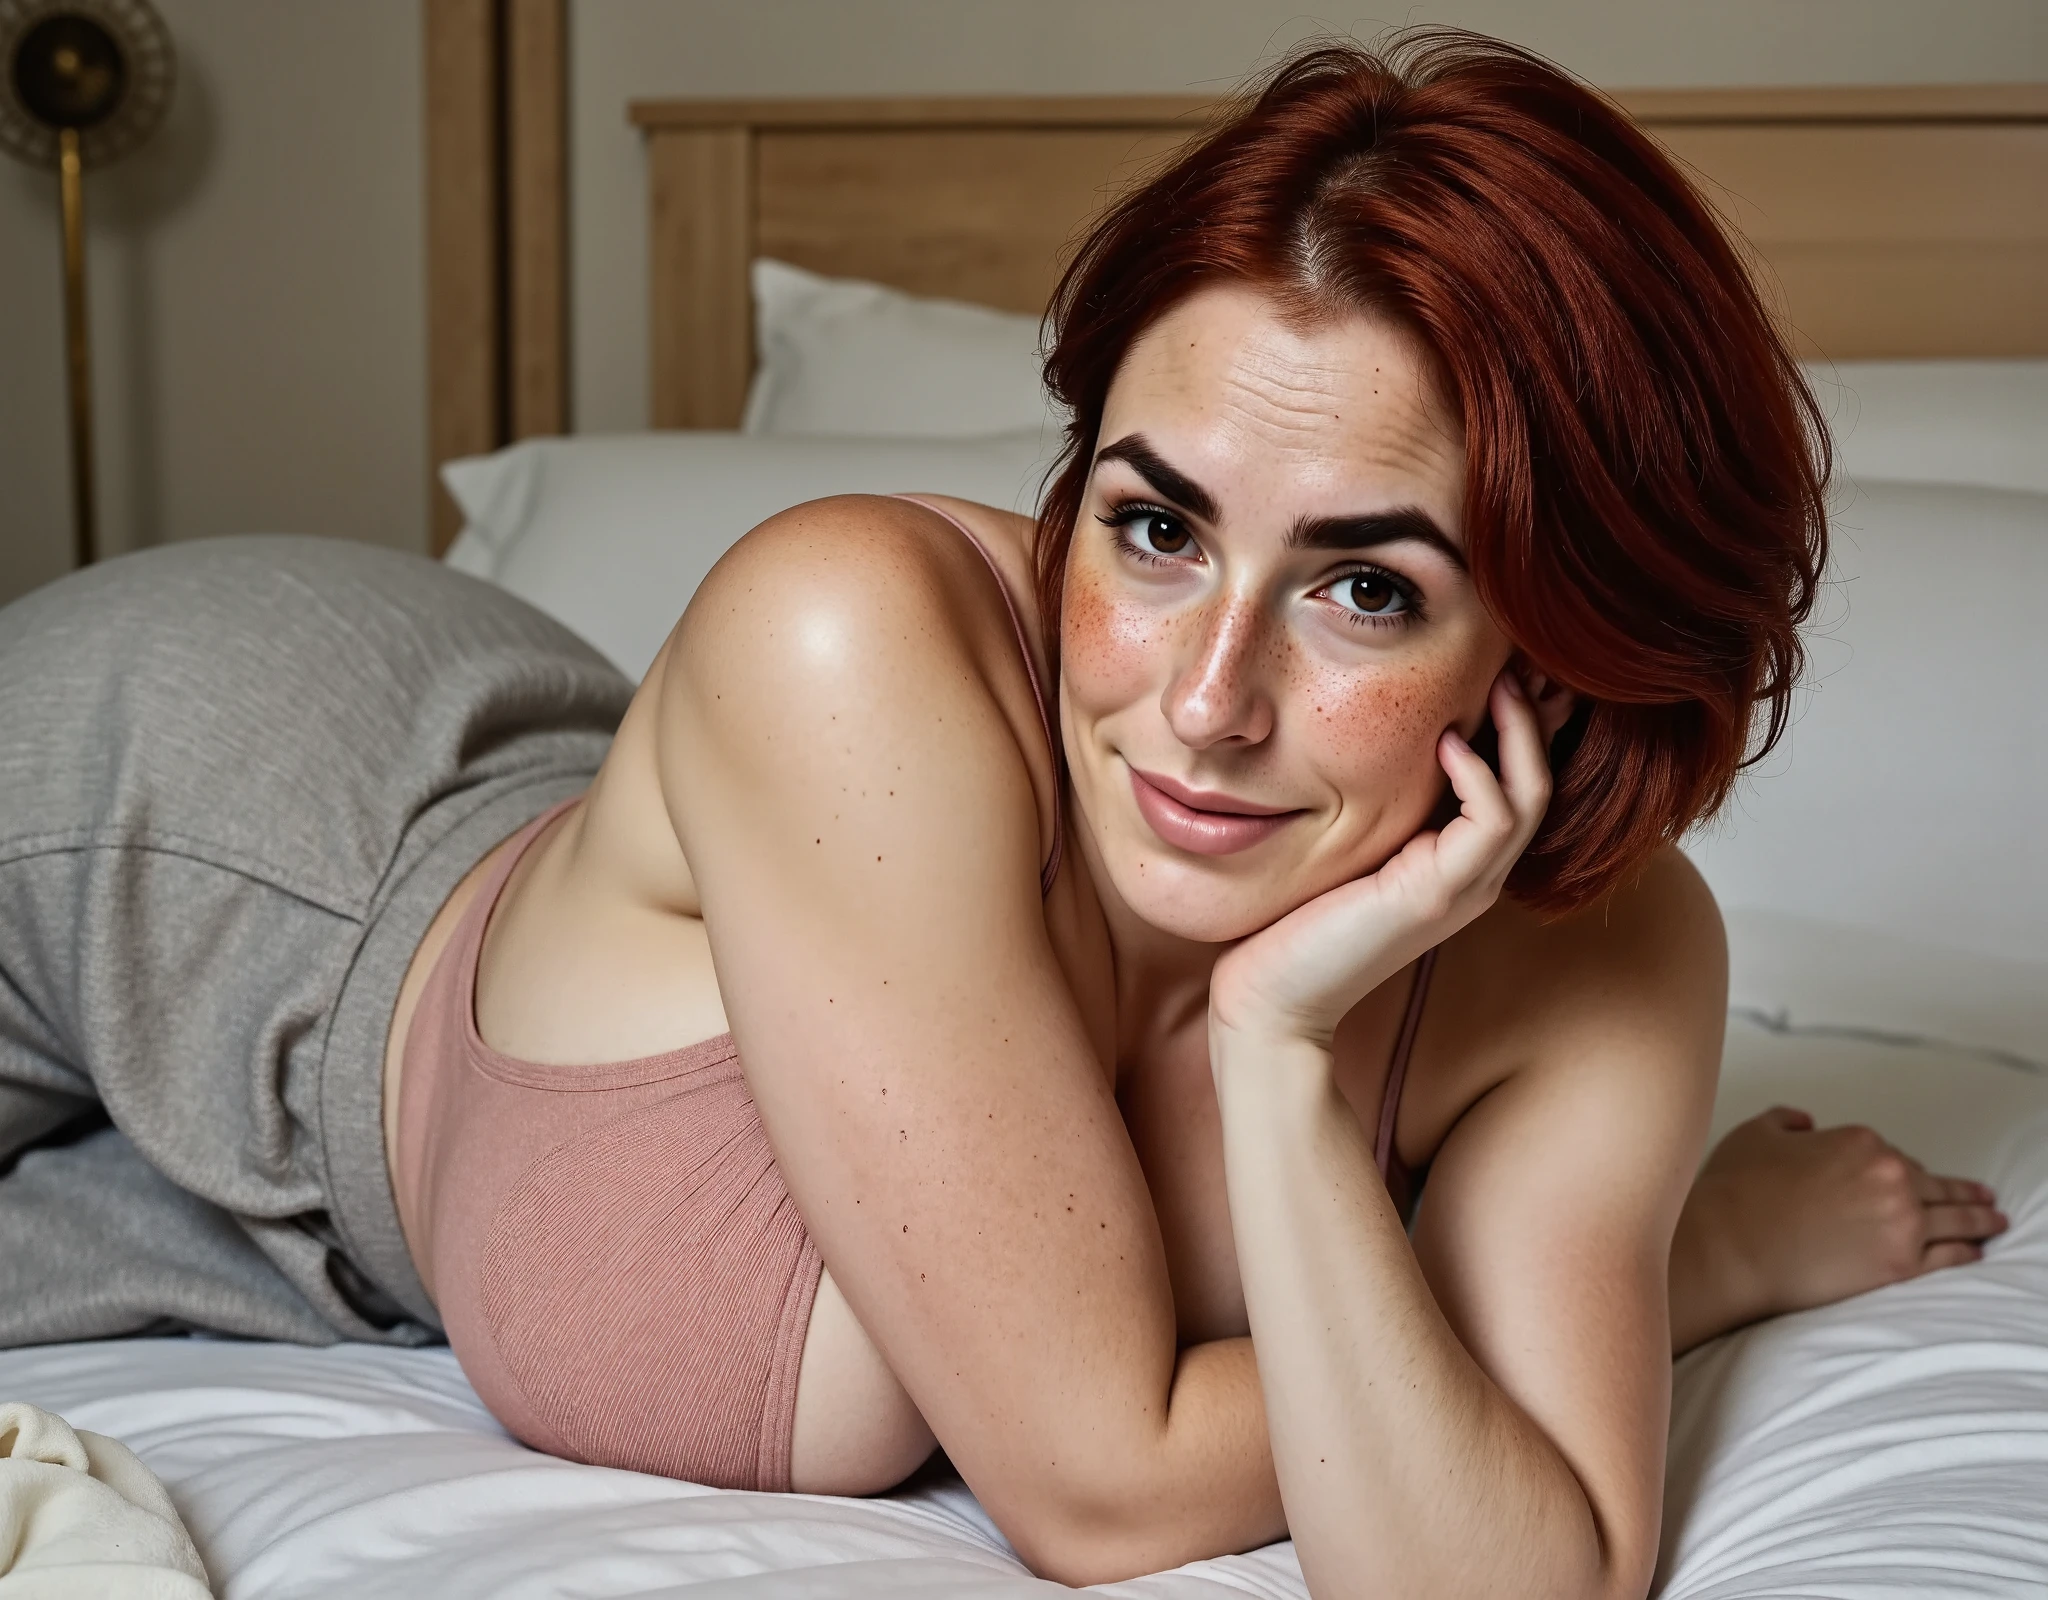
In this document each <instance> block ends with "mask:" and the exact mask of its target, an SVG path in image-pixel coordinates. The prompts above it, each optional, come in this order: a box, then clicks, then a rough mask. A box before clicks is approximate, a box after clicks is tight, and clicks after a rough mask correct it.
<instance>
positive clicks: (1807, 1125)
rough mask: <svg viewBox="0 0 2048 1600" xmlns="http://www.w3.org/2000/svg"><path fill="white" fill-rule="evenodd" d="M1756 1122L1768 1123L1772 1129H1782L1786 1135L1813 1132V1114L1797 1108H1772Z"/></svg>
mask: <svg viewBox="0 0 2048 1600" xmlns="http://www.w3.org/2000/svg"><path fill="white" fill-rule="evenodd" d="M1757 1120H1758V1121H1760V1122H1768V1123H1769V1124H1770V1125H1771V1126H1772V1127H1774V1128H1782V1129H1783V1130H1784V1131H1785V1132H1787V1133H1811V1132H1812V1131H1813V1113H1812V1112H1810V1111H1801V1110H1800V1109H1799V1108H1798V1107H1797V1106H1772V1107H1771V1109H1770V1110H1768V1111H1766V1112H1765V1113H1764V1114H1763V1115H1762V1116H1761V1117H1760V1118H1758V1119H1757Z"/></svg>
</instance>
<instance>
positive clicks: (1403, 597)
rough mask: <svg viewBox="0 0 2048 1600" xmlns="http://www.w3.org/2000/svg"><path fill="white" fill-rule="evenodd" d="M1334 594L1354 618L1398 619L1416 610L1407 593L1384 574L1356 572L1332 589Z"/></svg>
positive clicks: (1333, 585) (1332, 595)
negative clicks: (1403, 614)
mask: <svg viewBox="0 0 2048 1600" xmlns="http://www.w3.org/2000/svg"><path fill="white" fill-rule="evenodd" d="M1330 595H1331V598H1332V599H1334V600H1335V601H1336V602H1337V603H1338V604H1339V605H1340V606H1342V607H1343V608H1344V609H1345V610H1346V611H1349V612H1351V613H1352V614H1353V615H1354V616H1365V617H1397V616H1400V615H1401V614H1402V613H1403V612H1405V611H1410V610H1413V609H1414V607H1413V603H1412V602H1411V601H1410V600H1409V598H1408V593H1407V591H1406V590H1405V589H1404V588H1403V587H1402V586H1401V585H1400V584H1399V583H1397V582H1396V581H1395V580H1394V579H1393V578H1392V577H1391V576H1389V575H1388V574H1387V573H1384V572H1354V573H1352V574H1351V575H1350V576H1349V577H1346V578H1339V579H1338V580H1337V581H1336V582H1335V583H1334V584H1332V585H1331V586H1330Z"/></svg>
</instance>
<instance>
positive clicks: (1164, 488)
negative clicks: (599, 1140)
mask: <svg viewBox="0 0 2048 1600" xmlns="http://www.w3.org/2000/svg"><path fill="white" fill-rule="evenodd" d="M1105 461H1121V462H1122V463H1123V464H1124V465H1125V466H1127V467H1129V468H1130V469H1131V470H1132V471H1133V472H1135V473H1137V475H1138V476H1139V477H1141V478H1143V479H1144V480H1145V481H1146V482H1147V483H1149V484H1151V485H1152V488H1153V491H1154V492H1155V493H1157V494H1160V495H1163V496H1165V497H1166V498H1167V499H1168V500H1171V501H1172V502H1173V503H1174V504H1175V505H1177V506H1179V507H1180V508H1181V509H1182V510H1183V511H1192V512H1193V513H1194V514H1195V515H1196V516H1198V517H1200V518H1201V519H1202V520H1203V521H1204V522H1214V521H1215V520H1216V497H1215V496H1214V495H1212V494H1210V493H1209V491H1208V490H1207V489H1204V488H1203V487H1202V486H1201V485H1200V484H1199V483H1197V482H1195V480H1194V479H1193V478H1190V477H1189V476H1188V475H1187V474H1186V473H1184V472H1181V471H1179V470H1178V469H1177V468H1174V467H1170V466H1168V465H1167V464H1166V462H1165V461H1164V460H1162V459H1161V458H1160V455H1159V452H1158V451H1157V450H1154V449H1153V448H1152V446H1151V444H1150V442H1149V441H1148V440H1147V439H1146V438H1145V436H1144V435H1143V434H1142V433H1130V434H1126V435H1124V437H1123V438H1121V439H1119V440H1117V442H1116V443H1115V444H1106V445H1104V446H1103V447H1102V448H1101V449H1100V450H1098V451H1096V452H1095V464H1096V465H1097V466H1098V467H1099V466H1101V465H1102V463H1103V462H1105Z"/></svg>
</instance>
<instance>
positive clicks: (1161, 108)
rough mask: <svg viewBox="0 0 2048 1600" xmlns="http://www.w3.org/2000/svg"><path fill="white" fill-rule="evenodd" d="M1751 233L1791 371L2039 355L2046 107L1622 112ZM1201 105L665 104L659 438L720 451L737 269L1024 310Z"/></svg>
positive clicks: (1858, 95) (745, 330)
mask: <svg viewBox="0 0 2048 1600" xmlns="http://www.w3.org/2000/svg"><path fill="white" fill-rule="evenodd" d="M1618 98H1619V99H1620V100H1621V102H1622V104H1623V105H1624V106H1625V107H1626V108H1627V109H1628V110H1629V111H1630V112H1631V114H1633V115H1634V116H1635V117H1636V118H1637V119H1638V120H1639V121H1640V122H1641V123H1643V124H1644V125H1645V126H1646V127H1648V128H1649V129H1650V130H1651V131H1652V132H1654V133H1655V134H1656V136H1657V137H1658V138H1659V139H1661V140H1662V141H1663V142H1664V144H1665V145H1666V146H1667V147H1668V148H1669V149H1671V150H1672V151H1673V152H1674V153H1675V154H1676V155H1677V156H1678V157H1679V159H1680V160H1681V161H1682V162H1684V163H1685V164H1687V165H1688V166H1689V167H1690V168H1691V169H1692V171H1693V172H1694V174H1695V175H1696V176H1697V177H1698V178H1699V179H1700V180H1701V182H1702V186H1703V187H1704V189H1705V190H1706V192H1707V193H1708V195H1709V197H1710V198H1712V199H1713V200H1714V202H1715V203H1716V204H1717V205H1718V206H1719V207H1720V208H1721V210H1722V212H1723V213H1724V215H1726V216H1727V217H1728V218H1729V219H1730V220H1731V221H1732V222H1734V224H1735V225H1736V226H1737V227H1738V228H1739V229H1740V230H1741V231H1742V232H1743V233H1744V234H1745V235H1746V236H1747V238H1748V239H1749V241H1750V242H1751V244H1752V245H1753V246H1754V248H1755V250H1756V253H1757V255H1758V256H1759V257H1760V258H1761V261H1762V264H1763V268H1764V277H1765V281H1766V285H1767V288H1768V290H1769V292H1770V293H1771V294H1772V297H1773V299H1774V300H1775V301H1776V303H1777V304H1778V305H1779V307H1780V310H1781V314H1782V315H1783V316H1784V317H1785V319H1786V321H1787V323H1788V325H1789V326H1790V327H1791V329H1792V330H1793V332H1794V335H1795V337H1796V339H1797V341H1798V343H1799V346H1800V348H1801V351H1802V353H1804V354H1807V355H1821V356H1826V357H1828V358H1831V359H1834V360H1855V359H1868V358H1881V357H1971V356H2048V85H2038V84H2033V85H2025V84H2023V85H2013V86H1989V87H1984V86H1966V87H1957V88H1844V89H1772V90H1713V89H1709V90H1663V91H1642V92H1636V93H1625V94H1622V95H1620V96H1619V97H1618ZM1214 107H1215V102H1213V101H1208V100H1198V99H1191V98H1186V97H1148V96H1144V95H1124V96H1116V97H1109V96H1101V97H1088V98H1063V99H1009V98H996V97H987V98H973V99H896V100H734V101H704V100H659V101H642V102H638V103H636V104H634V105H633V106H632V107H631V110H630V115H631V117H632V120H633V121H634V122H635V123H636V124H638V125H639V127H640V128H641V130H642V131H643V133H644V135H645V138H646V141H647V172H648V186H649V187H648V235H649V249H650V268H651V271H650V285H651V301H650V305H649V317H650V336H651V339H652V344H653V348H652V351H651V363H650V365H651V371H652V394H651V397H650V398H651V415H652V420H653V423H654V426H656V427H658V428H729V427H733V426H735V425H736V424H737V423H738V421H739V416H740V411H741V406H742V403H743V401H744V399H745V395H746V387H747V379H748V376H749V374H750V372H751V369H752V364H753V346H752V337H751V332H750V326H749V298H748V292H747V264H748V262H749V261H751V260H752V259H753V258H754V257H755V256H758V255H765V256H774V257H777V258H779V259H781V260H784V261H789V262H792V263H794V264H795V265H797V266H801V267H808V268H810V269H811V270H812V271H815V272H823V273H828V274H834V275H840V276H847V277H859V278H869V279H873V280H875V281H877V282H881V283H886V284H891V285H894V286H895V287H898V288H902V289H907V290H910V291H912V292H914V293H919V294H934V295H948V296H952V297H954V298H956V299H962V300H972V301H978V302H980V303H982V304H986V305H994V306H1001V307H1005V308H1009V309H1013V310H1020V311H1037V310H1040V309H1042V308H1043V306H1044V305H1045V302H1046V298H1047V296H1048V294H1049V293H1050V291H1051V289H1052V286H1053V283H1054V281H1055V280H1056V278H1057V276H1058V272H1059V267H1060V264H1061V262H1062V260H1063V259H1064V254H1065V252H1066V250H1067V249H1068V247H1069V246H1070V245H1071V244H1072V242H1073V241H1074V240H1075V239H1076V238H1077V237H1078V235H1079V234H1080V232H1081V230H1082V229H1083V228H1084V227H1085V225H1086V223H1087V221H1088V219H1089V218H1090V217H1091V216H1092V215H1093V214H1094V213H1095V212H1096V211H1098V210H1099V209H1100V208H1101V206H1102V204H1103V202H1104V201H1105V200H1106V199H1107V198H1108V197H1109V196H1110V195H1111V194H1112V193H1114V192H1115V190H1116V189H1117V188H1118V187H1120V186H1121V185H1122V184H1125V183H1128V182H1129V181H1131V180H1132V179H1133V178H1134V177H1136V176H1138V175H1140V174H1142V173H1143V172H1144V171H1145V170H1146V169H1147V168H1149V167H1151V166H1153V165H1154V164H1155V163H1156V162H1157V161H1158V160H1159V158H1160V157H1161V156H1163V155H1164V154H1165V153H1166V152H1167V151H1169V150H1171V149H1172V148H1173V147H1174V146H1175V145H1176V144H1178V143H1179V142H1181V141H1182V140H1184V139H1186V138H1188V137H1190V136H1191V135H1193V134H1195V133H1196V132H1198V131H1199V130H1200V129H1201V128H1202V126H1203V125H1204V123H1205V121H1206V120H1207V118H1208V117H1209V116H1211V115H1212V114H1213V111H1214Z"/></svg>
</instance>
